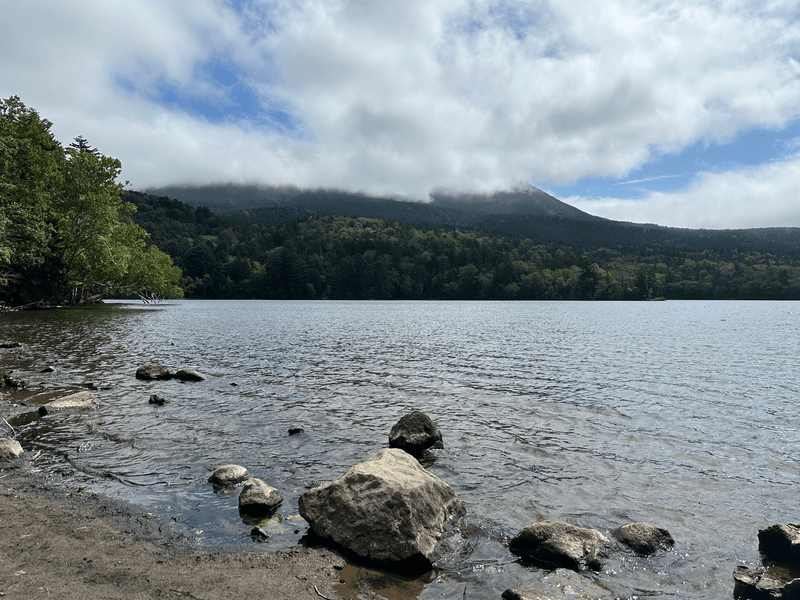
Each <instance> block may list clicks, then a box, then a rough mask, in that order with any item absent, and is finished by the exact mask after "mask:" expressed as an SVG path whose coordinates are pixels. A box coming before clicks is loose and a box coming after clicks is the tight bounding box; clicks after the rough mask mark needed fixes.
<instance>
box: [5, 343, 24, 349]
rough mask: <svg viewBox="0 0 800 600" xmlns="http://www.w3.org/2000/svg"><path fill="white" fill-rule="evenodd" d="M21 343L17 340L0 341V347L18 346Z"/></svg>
mask: <svg viewBox="0 0 800 600" xmlns="http://www.w3.org/2000/svg"><path fill="white" fill-rule="evenodd" d="M20 347H22V344H21V343H19V342H0V348H20Z"/></svg>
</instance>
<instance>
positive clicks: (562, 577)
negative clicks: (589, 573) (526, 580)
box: [502, 569, 616, 600]
mask: <svg viewBox="0 0 800 600" xmlns="http://www.w3.org/2000/svg"><path fill="white" fill-rule="evenodd" d="M502 597H503V599H504V600H551V599H553V600H555V599H556V598H564V599H567V598H569V599H571V600H580V599H581V598H585V599H588V598H594V599H598V598H599V599H602V600H611V598H616V594H612V593H611V592H610V591H609V590H608V589H606V588H604V587H603V586H602V585H601V584H600V583H599V582H595V581H590V580H589V579H587V578H586V577H583V576H582V575H579V574H578V573H575V572H574V571H570V570H569V569H556V570H555V571H553V572H552V573H549V574H548V575H545V576H544V577H543V578H542V581H541V582H539V583H534V584H532V585H526V586H524V587H521V588H516V589H508V590H506V591H505V592H503V596H502Z"/></svg>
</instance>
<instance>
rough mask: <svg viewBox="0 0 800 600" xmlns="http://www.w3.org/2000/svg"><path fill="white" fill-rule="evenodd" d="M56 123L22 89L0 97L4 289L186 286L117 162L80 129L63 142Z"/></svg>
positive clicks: (107, 290) (41, 291)
mask: <svg viewBox="0 0 800 600" xmlns="http://www.w3.org/2000/svg"><path fill="white" fill-rule="evenodd" d="M51 126H52V124H51V123H50V122H49V121H47V120H44V119H41V118H40V117H39V115H38V113H37V112H36V111H35V110H33V109H30V108H27V107H26V106H25V105H24V104H23V103H22V102H21V101H20V99H19V98H18V97H12V98H9V99H7V100H3V101H2V102H0V269H2V275H3V280H2V283H3V284H4V285H3V286H2V287H0V299H2V300H3V301H4V302H7V303H13V304H25V303H33V302H46V303H66V304H72V303H76V302H81V301H84V300H86V299H88V298H93V299H99V298H102V297H105V296H108V295H112V294H120V293H122V294H143V293H147V294H148V295H152V294H155V295H159V296H180V295H182V289H181V288H180V287H179V285H178V284H179V282H180V277H181V273H180V270H179V269H178V268H177V267H175V266H174V265H173V264H172V261H171V259H170V257H169V256H168V255H166V254H164V253H163V252H161V251H160V250H158V248H156V247H155V246H151V245H149V244H148V234H147V232H146V231H145V230H143V229H142V228H141V227H140V226H139V225H137V224H135V223H134V222H133V221H132V220H131V217H132V216H133V214H134V213H135V212H136V207H135V206H134V205H133V204H129V203H123V202H122V200H121V197H120V196H121V193H122V187H123V186H122V184H120V183H118V182H117V178H118V177H119V175H120V172H121V168H122V167H121V164H120V162H119V161H118V160H116V159H114V158H110V157H106V156H103V155H102V154H100V153H99V152H98V151H97V149H96V148H92V147H91V146H90V145H89V143H88V142H87V141H86V140H85V139H84V138H82V137H78V138H76V139H75V142H74V143H73V144H71V145H70V146H69V147H68V148H67V149H66V150H65V149H64V148H62V146H61V144H60V143H59V142H58V141H57V140H56V139H55V138H54V137H53V135H52V133H51V131H50V129H51Z"/></svg>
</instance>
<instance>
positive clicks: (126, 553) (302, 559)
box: [0, 452, 346, 600]
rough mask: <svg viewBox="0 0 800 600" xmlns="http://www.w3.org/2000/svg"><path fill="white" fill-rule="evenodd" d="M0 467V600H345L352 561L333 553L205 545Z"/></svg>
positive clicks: (144, 516) (87, 495)
mask: <svg viewBox="0 0 800 600" xmlns="http://www.w3.org/2000/svg"><path fill="white" fill-rule="evenodd" d="M29 459H30V455H29V453H28V452H26V453H25V454H23V455H22V457H20V458H19V459H17V460H15V461H11V462H8V463H2V464H0V540H3V541H2V543H0V597H2V598H19V599H23V598H24V599H32V598H39V597H41V598H46V597H55V598H76V599H77V598H82V599H86V600H94V599H98V600H99V599H100V598H103V599H105V598H111V599H116V598H119V599H123V598H124V599H126V600H127V599H133V598H157V597H170V598H198V599H204V600H205V599H208V600H211V599H217V598H219V599H234V598H235V599H237V600H240V599H241V598H242V597H246V596H247V595H252V594H253V593H256V594H258V595H260V596H264V597H269V598H274V599H283V598H285V599H287V600H310V599H314V598H316V599H319V598H320V597H321V596H322V597H327V598H329V599H331V600H333V599H334V598H340V596H339V594H338V593H337V592H336V591H335V590H334V587H333V586H334V585H337V584H339V583H340V578H339V573H340V571H341V570H342V569H343V568H344V567H345V565H346V562H345V560H344V558H342V557H341V556H340V555H339V554H337V553H336V552H334V551H333V550H330V549H327V548H302V547H297V548H293V549H291V550H288V551H277V552H262V551H256V550H252V549H246V548H242V549H239V548H236V549H229V548H208V547H201V546H199V545H198V544H197V542H196V541H195V540H192V539H191V538H188V537H186V536H184V535H183V534H181V533H178V532H177V531H176V530H175V529H174V528H173V527H172V524H171V522H170V521H169V519H166V518H163V517H158V516H155V515H153V514H151V513H148V512H146V510H145V509H144V508H143V507H141V506H136V505H133V504H131V503H129V502H127V501H124V500H120V499H115V498H109V497H106V496H103V495H100V494H95V493H91V492H84V491H83V490H81V489H80V488H77V489H76V488H74V487H72V486H70V484H69V482H68V481H61V480H56V478H55V477H52V476H51V477H48V474H46V473H41V472H35V471H32V470H31V468H32V467H31V466H30V464H29Z"/></svg>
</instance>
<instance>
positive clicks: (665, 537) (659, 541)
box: [612, 523, 675, 556]
mask: <svg viewBox="0 0 800 600" xmlns="http://www.w3.org/2000/svg"><path fill="white" fill-rule="evenodd" d="M612 533H613V534H614V537H615V538H617V540H619V541H620V542H622V543H623V544H625V545H626V546H629V547H630V548H631V549H632V550H633V551H634V552H636V553H637V554H640V555H642V556H650V555H651V554H655V553H656V552H658V550H659V549H661V548H669V547H670V546H674V545H675V540H674V539H672V536H671V535H670V533H669V531H667V530H666V529H657V528H656V527H653V526H652V525H649V524H647V523H628V524H627V525H623V526H622V527H620V528H619V529H615V530H614V531H613V532H612Z"/></svg>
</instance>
